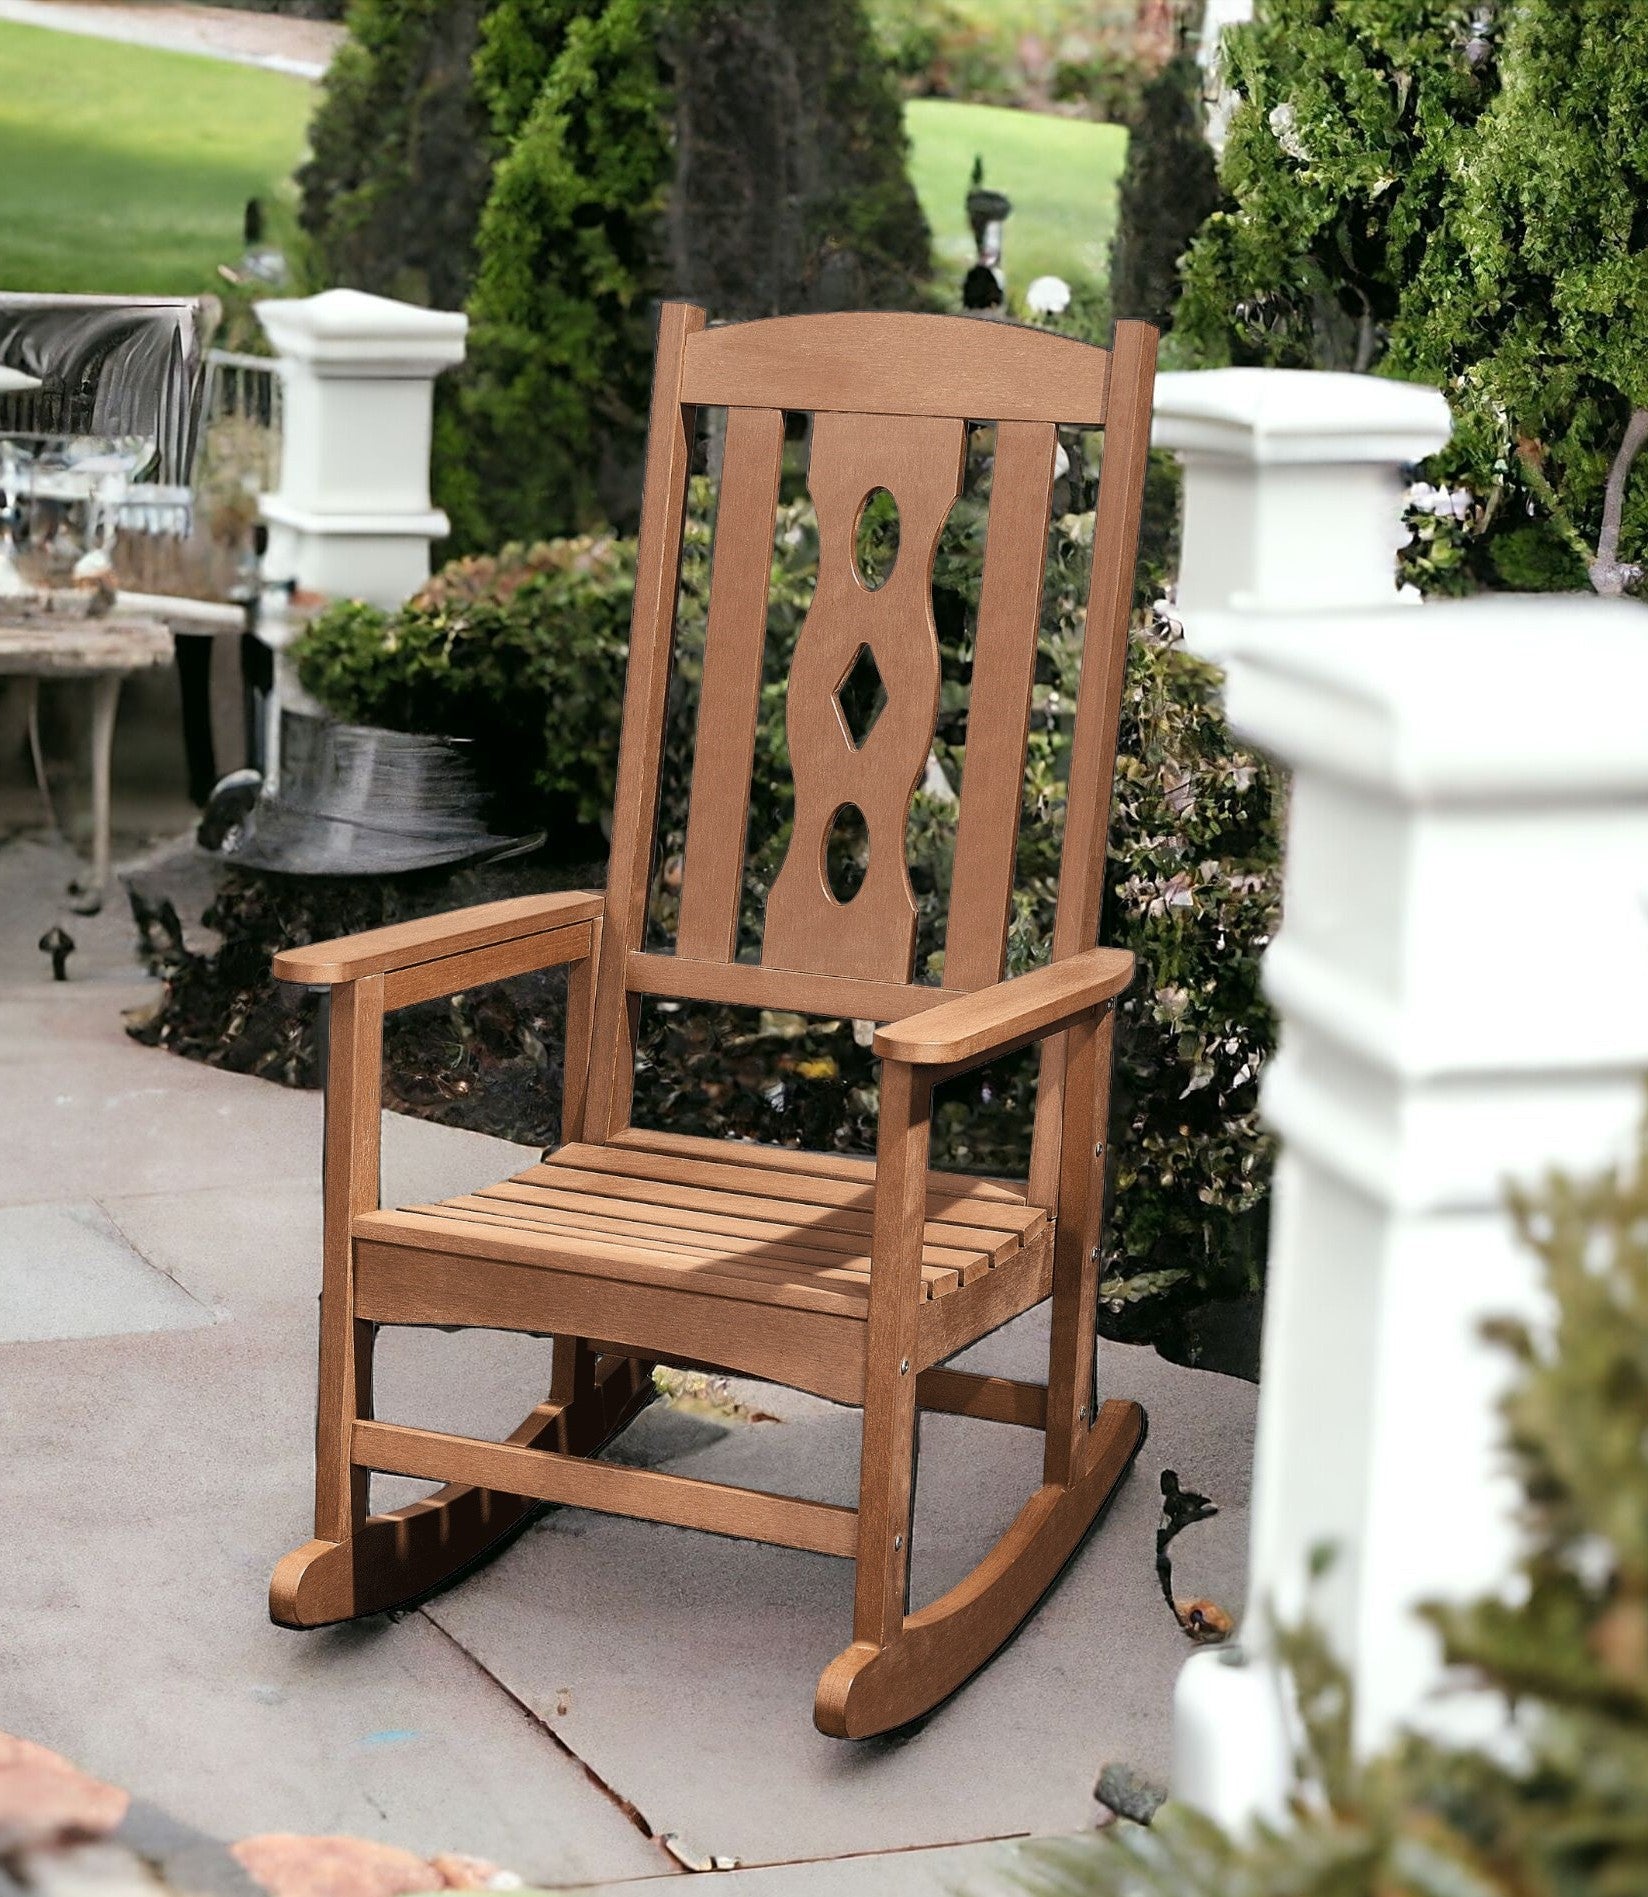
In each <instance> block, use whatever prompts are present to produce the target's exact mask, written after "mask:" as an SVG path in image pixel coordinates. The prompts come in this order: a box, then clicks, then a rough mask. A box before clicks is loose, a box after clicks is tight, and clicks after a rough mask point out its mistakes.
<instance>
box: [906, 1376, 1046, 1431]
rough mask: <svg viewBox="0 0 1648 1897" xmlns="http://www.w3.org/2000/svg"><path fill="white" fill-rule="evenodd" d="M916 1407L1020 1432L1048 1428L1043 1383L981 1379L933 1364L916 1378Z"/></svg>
mask: <svg viewBox="0 0 1648 1897" xmlns="http://www.w3.org/2000/svg"><path fill="white" fill-rule="evenodd" d="M916 1406H917V1408H919V1409H924V1410H939V1411H941V1412H943V1414H945V1415H947V1416H974V1417H977V1418H979V1420H980V1421H982V1422H987V1423H1013V1424H1015V1425H1017V1426H1018V1427H1019V1428H1020V1429H1045V1428H1046V1427H1047V1386H1046V1384H1044V1383H1020V1382H1016V1381H1015V1380H1014V1379H1013V1378H1012V1377H986V1376H980V1375H979V1374H978V1373H977V1372H976V1371H972V1370H946V1369H943V1368H942V1367H940V1366H938V1365H936V1364H935V1365H931V1366H929V1367H928V1368H927V1369H925V1370H923V1371H922V1372H921V1374H920V1375H919V1376H918V1377H917V1378H916Z"/></svg>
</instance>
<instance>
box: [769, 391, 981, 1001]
mask: <svg viewBox="0 0 1648 1897" xmlns="http://www.w3.org/2000/svg"><path fill="white" fill-rule="evenodd" d="M966 447H967V430H966V426H965V424H964V423H963V422H960V421H953V420H946V419H943V418H910V417H899V418H895V419H891V420H886V419H881V418H868V417H861V416H853V415H837V414H823V415H818V416H816V417H815V418H814V421H813V447H812V461H811V464H810V467H809V470H808V477H807V483H808V487H809V489H810V490H811V493H812V497H813V503H814V506H815V507H816V509H817V512H818V584H817V588H816V590H815V591H814V593H813V598H812V604H811V605H810V606H809V607H808V609H807V616H806V618H805V619H804V620H803V621H802V625H801V631H800V633H799V634H798V635H797V637H796V642H795V657H794V659H793V661H792V663H791V666H790V682H789V693H788V697H787V700H786V704H785V714H784V728H785V731H786V733H787V734H788V737H789V749H790V771H791V775H792V777H793V778H794V781H795V812H794V818H793V828H792V831H791V836H790V844H789V848H788V849H787V851H786V852H785V856H784V861H783V864H782V866H781V867H780V869H779V872H778V874H777V876H776V877H775V878H774V879H773V885H772V889H771V891H770V893H769V895H768V897H767V913H766V926H765V930H764V933H763V935H762V940H761V961H762V965H763V966H764V967H768V968H784V969H794V970H801V971H804V972H806V973H809V974H815V975H830V976H836V977H841V976H848V977H852V978H855V979H857V980H860V981H881V982H908V981H909V979H910V971H911V963H912V961H913V959H914V954H915V940H916V899H915V892H914V890H913V889H912V888H911V886H910V872H909V868H908V865H907V864H906V862H905V854H904V851H905V830H906V826H907V825H908V822H909V816H910V800H911V798H912V797H913V796H914V795H915V788H916V785H917V784H918V783H919V782H920V780H921V775H922V772H923V771H924V770H925V768H926V765H927V754H928V752H929V750H930V749H931V747H932V742H933V731H934V728H935V726H936V724H937V722H938V699H939V684H940V673H939V651H938V633H937V630H936V628H935V626H934V623H933V594H932V580H933V561H934V557H935V555H936V553H937V550H938V537H939V534H940V533H941V532H942V531H943V528H944V523H945V520H946V519H947V518H948V516H949V512H950V509H951V507H952V506H953V505H954V504H955V500H956V497H957V496H958V495H959V494H960V492H961V479H962V472H963V461H964V457H965V453H966ZM877 488H885V489H886V490H887V491H888V492H889V493H891V495H892V496H893V499H894V500H895V501H896V502H897V504H898V557H897V559H896V561H895V562H894V565H893V570H892V572H891V573H890V574H889V575H888V576H887V577H886V579H885V580H884V581H883V582H882V584H881V585H879V586H878V587H876V588H875V589H874V590H872V589H871V588H870V587H869V586H867V585H866V584H865V582H864V579H863V577H862V576H861V574H860V572H859V568H858V561H857V558H856V556H855V551H854V540H855V534H856V530H857V524H858V517H859V511H860V509H861V508H862V506H863V504H864V502H865V501H866V499H867V498H868V497H869V496H870V495H871V494H872V493H873V492H874V491H875V490H876V489H877ZM866 648H867V649H868V651H869V652H870V654H871V656H872V657H873V659H874V661H875V665H876V669H877V670H878V671H879V673H880V674H881V681H882V684H883V686H884V687H885V689H886V694H887V702H886V704H885V705H884V706H883V708H882V710H881V713H880V715H879V716H878V717H877V718H876V720H875V722H874V724H873V725H872V726H871V727H870V729H869V731H868V732H867V733H866V734H865V735H864V740H863V742H862V743H857V742H855V741H854V737H853V733H852V731H851V729H850V728H849V726H848V723H847V720H846V718H845V717H844V715H843V713H842V710H841V704H840V700H839V696H838V694H839V691H840V688H841V687H842V686H843V685H844V684H845V683H846V681H847V679H848V677H849V675H850V674H851V672H852V670H853V667H854V664H855V662H856V661H857V659H858V656H859V653H860V651H861V650H864V649H866ZM848 805H852V806H855V807H856V808H857V809H858V810H859V811H861V812H862V813H863V817H864V823H865V826H866V828H867V830H868V833H869V861H868V863H867V864H866V866H865V870H864V880H863V883H862V886H861V887H860V888H859V889H858V890H857V891H856V892H855V893H854V895H853V897H852V899H851V900H850V901H848V902H846V903H842V902H838V901H837V900H836V897H835V896H834V894H833V893H832V892H831V889H830V880H829V874H828V870H827V867H826V860H827V855H828V849H829V843H830V837H831V834H832V831H833V829H834V827H835V822H836V818H837V814H838V813H839V812H840V811H841V810H842V809H843V808H845V807H846V806H848Z"/></svg>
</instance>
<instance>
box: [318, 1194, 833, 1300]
mask: <svg viewBox="0 0 1648 1897" xmlns="http://www.w3.org/2000/svg"><path fill="white" fill-rule="evenodd" d="M354 1233H355V1236H356V1237H357V1238H362V1239H367V1240H369V1241H375V1242H376V1243H378V1244H384V1245H398V1246H403V1247H410V1248H411V1249H413V1250H415V1251H426V1252H446V1253H456V1254H457V1255H459V1256H463V1255H466V1254H473V1255H474V1256H476V1257H479V1258H498V1259H502V1260H504V1261H505V1262H506V1263H508V1264H517V1265H537V1266H541V1267H543V1268H545V1269H547V1270H550V1271H556V1272H567V1273H571V1274H573V1275H575V1276H589V1277H594V1278H619V1279H622V1280H625V1281H627V1282H628V1283H631V1284H641V1285H653V1286H655V1287H657V1288H658V1289H660V1290H666V1291H690V1292H692V1293H694V1294H695V1295H702V1296H706V1297H718V1298H731V1299H735V1300H742V1301H743V1302H744V1303H747V1304H787V1305H790V1306H791V1307H793V1308H794V1309H796V1310H804V1311H823V1312H827V1313H829V1314H831V1315H833V1316H837V1317H853V1318H862V1317H863V1316H864V1315H865V1313H866V1311H867V1309H868V1305H869V1296H868V1292H869V1287H868V1282H867V1281H866V1283H865V1287H864V1289H863V1290H859V1289H858V1288H857V1287H856V1285H845V1284H843V1285H827V1284H816V1283H813V1282H812V1281H811V1279H810V1277H808V1276H805V1275H803V1274H800V1273H797V1274H795V1275H794V1276H793V1277H790V1278H787V1279H781V1278H775V1277H773V1276H771V1275H769V1274H768V1273H765V1272H761V1271H757V1270H754V1269H752V1268H751V1267H749V1266H746V1265H740V1264H739V1263H738V1262H737V1261H736V1260H732V1259H726V1260H723V1259H721V1258H716V1259H714V1260H711V1261H709V1262H708V1263H706V1262H704V1261H703V1260H700V1259H697V1258H692V1257H688V1256H685V1255H682V1254H680V1253H677V1254H676V1255H675V1257H674V1258H666V1257H664V1256H662V1255H661V1254H657V1253H648V1254H647V1255H645V1256H643V1254H642V1251H641V1249H640V1248H639V1247H636V1248H633V1249H626V1248H625V1247H623V1246H621V1245H611V1244H603V1243H601V1242H599V1241H597V1240H595V1239H590V1238H573V1237H563V1236H561V1235H560V1234H558V1233H557V1234H553V1235H551V1234H548V1233H537V1234H534V1233H531V1232H526V1231H521V1230H519V1229H516V1228H513V1227H510V1226H508V1225H506V1224H505V1223H504V1221H503V1220H501V1219H483V1218H473V1217H471V1218H464V1217H462V1216H459V1215H457V1214H453V1215H451V1216H437V1215H431V1214H429V1213H426V1212H363V1213H362V1214H360V1215H359V1217H357V1218H356V1220H355V1221H354Z"/></svg>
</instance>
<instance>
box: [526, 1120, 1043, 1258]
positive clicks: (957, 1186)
mask: <svg viewBox="0 0 1648 1897" xmlns="http://www.w3.org/2000/svg"><path fill="white" fill-rule="evenodd" d="M719 1145H720V1149H721V1150H720V1152H719V1153H718V1155H717V1157H715V1158H713V1159H712V1158H710V1157H709V1156H708V1155H706V1154H700V1153H698V1152H688V1153H682V1154H677V1153H675V1152H672V1151H670V1150H669V1149H667V1148H654V1147H648V1146H645V1145H636V1146H633V1147H625V1146H621V1145H618V1144H616V1143H614V1145H612V1146H607V1147H600V1146H596V1145H593V1144H588V1143H582V1144H579V1145H575V1146H565V1147H562V1148H561V1149H560V1151H559V1152H557V1153H555V1154H554V1155H553V1156H552V1157H551V1158H550V1159H548V1160H546V1161H544V1164H543V1168H536V1167H535V1168H533V1169H532V1170H531V1171H530V1172H527V1173H523V1174H522V1175H521V1177H522V1178H539V1177H545V1178H549V1177H552V1176H553V1173H552V1171H551V1170H548V1169H553V1168H555V1167H557V1166H579V1167H593V1168H595V1169H596V1170H597V1171H600V1172H604V1173H612V1174H618V1175H624V1176H627V1177H629V1178H632V1179H651V1180H657V1181H659V1182H660V1183H662V1184H665V1185H681V1186H693V1185H698V1186H708V1185H713V1186H716V1187H719V1188H722V1189H725V1190H728V1191H734V1192H748V1193H754V1194H756V1195H758V1196H761V1197H765V1198H771V1199H780V1200H783V1201H785V1202H787V1203H788V1204H793V1205H797V1206H801V1205H824V1206H839V1207H842V1208H844V1209H845V1208H851V1209H855V1210H857V1211H859V1212H861V1213H862V1214H863V1215H864V1216H865V1217H866V1218H868V1216H869V1214H870V1213H871V1212H872V1211H873V1210H874V1206H875V1195H874V1187H875V1178H874V1175H872V1176H871V1177H870V1178H868V1179H866V1178H863V1177H862V1176H855V1174H853V1173H851V1172H843V1173H837V1172H835V1171H833V1170H827V1169H826V1166H825V1165H819V1166H806V1165H800V1164H795V1165H784V1164H783V1163H782V1160H784V1159H792V1160H796V1161H799V1160H802V1159H807V1160H814V1159H817V1160H823V1161H826V1162H827V1161H828V1159H829V1155H827V1154H813V1153H807V1154H802V1153H794V1154H791V1153H787V1152H785V1151H784V1149H783V1148H781V1147H780V1148H774V1147H761V1146H753V1145H752V1146H748V1147H745V1148H743V1149H741V1152H740V1155H739V1157H737V1158H734V1157H733V1156H732V1155H733V1148H732V1143H731V1142H727V1141H723V1142H719ZM769 1155H771V1156H772V1157H769ZM747 1156H750V1157H747ZM848 1163H849V1164H850V1163H851V1162H848ZM927 1216H928V1218H929V1219H944V1220H947V1221H951V1222H959V1223H961V1224H965V1225H974V1226H982V1227H985V1228H987V1229H989V1230H991V1231H997V1232H1012V1233H1014V1234H1015V1235H1016V1236H1017V1237H1018V1238H1019V1239H1020V1240H1021V1241H1023V1240H1025V1239H1028V1238H1029V1237H1031V1236H1033V1235H1034V1234H1035V1233H1037V1232H1039V1231H1040V1230H1041V1229H1042V1225H1043V1223H1044V1218H1043V1214H1042V1212H1041V1210H1040V1208H1039V1207H1035V1206H1030V1205H1027V1204H1026V1202H1025V1200H1024V1198H1023V1196H1022V1194H1017V1193H1014V1192H1011V1191H1009V1190H1008V1189H1007V1188H1006V1187H1003V1186H999V1185H996V1184H994V1183H993V1182H991V1181H989V1180H983V1179H974V1178H972V1177H971V1176H970V1175H969V1174H967V1173H945V1172H930V1173H929V1174H928V1175H927Z"/></svg>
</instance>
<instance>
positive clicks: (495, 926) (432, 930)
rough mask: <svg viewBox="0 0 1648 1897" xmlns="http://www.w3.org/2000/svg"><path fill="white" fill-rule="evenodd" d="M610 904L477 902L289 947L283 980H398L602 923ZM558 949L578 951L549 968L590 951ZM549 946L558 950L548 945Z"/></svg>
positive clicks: (571, 894)
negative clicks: (473, 954)
mask: <svg viewBox="0 0 1648 1897" xmlns="http://www.w3.org/2000/svg"><path fill="white" fill-rule="evenodd" d="M604 906H605V898H604V897H602V896H600V895H598V894H591V893H590V892H589V891H588V890H582V889H572V890H556V891H553V892H552V893H551V894H549V895H543V896H511V897H510V898H509V899H508V900H507V901H505V902H483V903H477V904H476V905H475V906H474V907H473V908H470V909H453V910H449V911H448V912H447V913H446V914H445V915H440V916H420V917H419V918H418V919H417V920H416V921H415V922H392V923H390V925H389V926H388V927H387V928H383V929H367V930H364V931H363V932H362V933H361V934H359V935H344V936H339V937H338V938H337V939H336V940H335V941H332V942H313V943H310V944H309V945H308V946H306V947H304V948H289V949H282V950H281V951H280V953H279V954H278V955H276V957H275V979H276V980H277V981H293V982H301V983H302V984H303V985H304V986H305V987H309V988H330V987H333V986H335V985H336V984H338V983H339V982H348V981H358V980H360V978H361V977H362V976H363V975H386V976H387V975H393V974H395V973H396V972H397V971H398V970H401V969H409V968H416V967H419V966H421V965H422V964H424V963H428V962H439V961H446V960H449V959H450V958H452V957H454V956H459V955H464V954H467V953H469V952H470V951H472V950H476V949H494V948H501V947H504V946H505V945H507V944H510V943H514V942H523V943H524V942H529V941H530V938H532V937H534V936H545V935H549V934H551V933H554V932H559V931H563V930H565V931H569V932H570V930H571V928H572V927H573V926H574V925H578V924H586V925H587V924H589V923H592V922H594V921H595V920H596V919H597V918H598V917H599V916H600V914H601V912H602V909H603V907H604ZM578 933H579V936H580V938H587V936H588V934H589V931H588V929H587V927H586V928H583V929H580V930H579V932H578ZM556 946H557V947H561V946H566V947H571V948H573V951H574V952H573V953H572V954H570V955H567V954H559V953H546V955H545V957H544V966H545V967H549V966H552V965H553V964H555V963H556V962H564V961H570V960H575V959H577V958H578V956H579V955H581V954H584V953H587V952H588V951H587V942H586V946H585V947H584V948H582V949H580V948H578V947H577V946H576V945H575V944H574V943H572V942H570V941H569V942H568V943H567V944H564V945H563V944H557V945H556ZM544 947H545V948H546V949H548V948H549V947H550V945H549V944H548V943H545V944H544ZM490 979H494V980H497V979H502V977H498V976H494V977H490ZM437 992H438V991H437Z"/></svg>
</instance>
